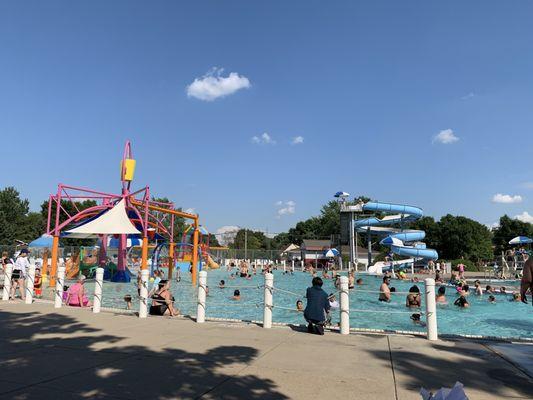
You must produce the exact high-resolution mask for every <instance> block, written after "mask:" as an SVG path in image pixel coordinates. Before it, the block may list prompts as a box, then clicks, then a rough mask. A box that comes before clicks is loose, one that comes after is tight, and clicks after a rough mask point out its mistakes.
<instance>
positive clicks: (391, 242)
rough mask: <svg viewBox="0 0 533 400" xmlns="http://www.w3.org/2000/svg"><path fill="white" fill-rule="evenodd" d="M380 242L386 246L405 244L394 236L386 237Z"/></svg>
mask: <svg viewBox="0 0 533 400" xmlns="http://www.w3.org/2000/svg"><path fill="white" fill-rule="evenodd" d="M379 244H382V245H385V246H403V242H402V241H401V240H400V239H398V238H395V237H393V236H387V237H386V238H385V239H383V240H382V241H381V242H379Z"/></svg>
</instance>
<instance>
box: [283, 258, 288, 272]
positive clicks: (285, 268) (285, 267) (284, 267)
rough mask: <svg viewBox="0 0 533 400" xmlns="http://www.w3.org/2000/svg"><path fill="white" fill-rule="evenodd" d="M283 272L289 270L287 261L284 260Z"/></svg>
mask: <svg viewBox="0 0 533 400" xmlns="http://www.w3.org/2000/svg"><path fill="white" fill-rule="evenodd" d="M282 263H283V272H287V261H285V260H283V261H282Z"/></svg>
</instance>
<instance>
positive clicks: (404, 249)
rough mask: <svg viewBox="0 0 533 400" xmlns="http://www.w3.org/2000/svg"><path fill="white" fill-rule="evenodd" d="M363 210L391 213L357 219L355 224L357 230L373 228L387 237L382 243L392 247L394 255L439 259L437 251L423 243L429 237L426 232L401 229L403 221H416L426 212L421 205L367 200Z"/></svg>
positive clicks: (378, 233)
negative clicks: (379, 216)
mask: <svg viewBox="0 0 533 400" xmlns="http://www.w3.org/2000/svg"><path fill="white" fill-rule="evenodd" d="M363 210H364V211H374V212H381V213H386V214H391V215H386V216H385V217H383V218H377V217H371V218H365V219H361V220H356V221H354V226H355V228H356V229H357V231H358V232H368V231H370V233H372V234H374V235H379V236H385V238H384V239H382V240H381V241H380V244H383V245H385V246H389V247H390V248H391V250H392V252H393V253H394V254H398V255H400V256H405V257H411V258H422V259H425V260H436V259H437V258H439V255H438V253H437V251H436V250H433V249H427V248H426V244H425V243H422V242H420V240H423V239H424V238H425V237H426V233H425V232H424V231H419V230H412V229H401V227H402V225H403V224H405V223H408V222H412V221H416V220H417V219H419V218H421V217H422V216H423V215H424V213H423V211H422V209H421V208H418V207H413V206H405V205H401V204H391V203H379V202H368V203H366V204H365V205H363ZM394 225H396V226H400V228H394V227H393V226H394ZM406 243H407V244H406Z"/></svg>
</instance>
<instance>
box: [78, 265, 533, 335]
mask: <svg viewBox="0 0 533 400" xmlns="http://www.w3.org/2000/svg"><path fill="white" fill-rule="evenodd" d="M186 275H187V276H186V277H184V278H183V280H182V281H181V282H179V283H178V282H175V281H174V282H172V286H171V291H172V292H173V294H174V296H175V298H176V305H177V307H178V308H179V309H180V311H181V313H182V314H188V315H195V314H196V289H195V288H193V287H192V285H191V283H190V277H189V276H188V274H186ZM229 276H230V273H229V272H226V271H225V270H217V271H209V272H208V278H207V281H208V286H209V295H208V298H207V310H206V315H207V317H219V318H235V319H240V320H254V321H260V320H262V318H263V308H262V304H261V303H262V301H263V289H262V288H258V287H259V286H261V285H263V284H264V278H263V276H262V275H255V276H253V277H252V279H251V280H247V279H244V278H236V279H233V280H232V279H230V278H229ZM358 277H361V278H362V279H363V281H364V282H363V285H361V286H357V287H356V288H355V289H354V290H351V291H350V310H351V311H350V326H351V327H352V328H368V329H385V330H404V331H420V332H424V331H425V328H423V327H420V326H418V325H415V324H414V323H413V322H412V321H411V320H410V318H409V316H410V314H411V313H412V312H413V311H410V310H409V309H407V308H406V307H405V294H396V295H394V294H393V298H392V301H391V303H382V302H379V301H377V298H378V293H366V292H363V291H365V290H370V291H372V290H375V291H377V290H379V285H380V283H381V279H380V278H379V277H374V276H366V275H361V276H358ZM221 279H224V280H225V281H226V285H227V286H228V287H226V288H224V289H220V288H218V282H219V281H220V280H221ZM310 282H311V277H310V275H309V274H306V273H302V272H295V273H294V275H283V272H282V271H274V287H276V288H279V289H284V290H288V291H291V292H295V293H298V294H299V296H296V295H293V294H289V293H285V292H281V291H274V310H273V321H274V322H283V323H295V324H303V323H305V321H304V319H303V315H302V314H301V313H298V312H296V311H294V310H295V304H296V300H298V299H301V300H303V301H304V304H305V298H304V294H305V289H306V288H307V287H308V286H309V285H310ZM412 285H413V283H411V282H402V281H397V280H393V281H392V283H391V286H394V287H395V288H396V290H397V291H399V292H407V291H408V289H409V288H410V287H411V286H412ZM417 285H418V286H419V288H420V289H421V292H423V286H424V284H423V283H419V284H417ZM229 286H236V287H238V288H239V289H240V292H241V297H242V300H241V301H233V300H231V299H230V298H231V296H232V295H233V291H234V290H235V289H236V288H234V287H229ZM493 286H496V285H493ZM506 286H507V287H509V286H515V287H517V286H518V282H516V283H515V284H513V285H510V284H509V282H507V283H506ZM323 288H324V290H326V292H328V293H332V292H335V291H336V290H335V287H334V285H333V282H332V281H331V280H326V281H325V283H324V286H323ZM87 291H88V292H89V293H92V285H91V283H88V285H87ZM125 294H131V295H132V296H133V297H134V298H135V297H136V294H137V289H136V285H135V283H134V282H132V283H129V284H124V283H111V282H105V283H104V295H103V306H105V307H119V308H124V305H125V303H124V300H123V297H124V295H125ZM446 294H447V298H448V302H449V304H448V305H438V306H437V321H438V329H439V333H444V334H462V335H465V334H466V335H484V336H497V337H515V338H516V337H526V338H533V307H532V306H531V304H523V303H517V302H511V301H509V299H510V298H511V296H510V295H496V304H490V303H488V301H487V297H488V296H487V295H483V296H475V295H474V294H473V293H471V294H470V296H469V298H468V300H469V302H470V308H468V309H460V308H458V307H456V306H454V305H453V301H454V300H455V299H456V298H457V295H456V293H455V290H454V289H453V288H450V287H449V288H447V293H446ZM337 297H338V296H337ZM422 297H423V296H422ZM422 301H424V300H422ZM276 306H281V307H286V308H290V310H285V309H282V308H276ZM133 307H134V309H138V300H137V301H134V305H133ZM356 310H372V311H374V312H359V311H356ZM424 310H425V305H424V303H422V311H424ZM338 314H339V313H338V311H333V312H332V322H333V323H337V322H338Z"/></svg>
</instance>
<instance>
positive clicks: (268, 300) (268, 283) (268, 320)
mask: <svg viewBox="0 0 533 400" xmlns="http://www.w3.org/2000/svg"><path fill="white" fill-rule="evenodd" d="M273 289H274V275H273V274H271V273H267V274H265V309H264V312H263V328H267V329H268V328H272V306H273V305H274V303H273V301H272V291H273Z"/></svg>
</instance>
